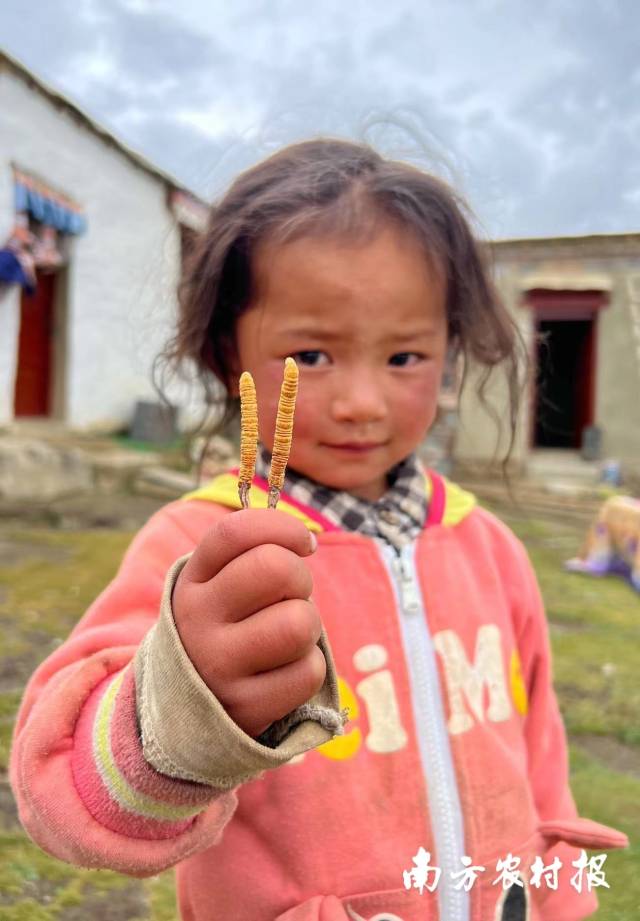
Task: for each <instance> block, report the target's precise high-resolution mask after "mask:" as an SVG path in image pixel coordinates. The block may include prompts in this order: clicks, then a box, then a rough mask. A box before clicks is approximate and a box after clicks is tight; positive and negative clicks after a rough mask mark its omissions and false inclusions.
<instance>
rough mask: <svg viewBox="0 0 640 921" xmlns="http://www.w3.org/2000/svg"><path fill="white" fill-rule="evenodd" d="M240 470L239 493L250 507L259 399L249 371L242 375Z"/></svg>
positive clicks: (240, 388)
mask: <svg viewBox="0 0 640 921" xmlns="http://www.w3.org/2000/svg"><path fill="white" fill-rule="evenodd" d="M239 390H240V472H239V474H238V494H239V496H240V504H241V506H242V508H249V490H250V489H251V480H252V479H253V474H254V471H255V469H256V453H257V450H258V401H257V400H256V385H255V384H254V382H253V378H252V377H251V375H250V374H249V372H248V371H243V372H242V374H241V375H240V386H239Z"/></svg>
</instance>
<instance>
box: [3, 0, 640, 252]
mask: <svg viewBox="0 0 640 921" xmlns="http://www.w3.org/2000/svg"><path fill="white" fill-rule="evenodd" d="M28 10H29V15H28V22H27V19H26V18H25V3H24V0H2V15H1V18H0V42H1V43H2V45H3V46H4V47H5V48H6V49H7V50H8V51H9V52H10V53H12V54H14V55H15V56H16V57H18V58H19V59H20V60H22V62H23V63H25V64H26V65H27V66H28V67H30V68H31V69H32V70H34V71H35V73H36V74H38V75H39V76H41V77H43V78H45V79H46V80H47V81H48V82H49V83H51V84H53V85H54V86H55V87H57V88H59V89H60V90H62V91H63V92H64V93H66V94H67V95H68V96H70V97H72V98H73V99H74V100H75V101H76V102H77V103H78V104H79V105H80V106H81V107H82V108H84V109H85V110H86V111H87V112H88V113H89V114H90V115H92V116H93V117H94V118H96V119H97V120H98V121H100V122H102V123H103V124H104V125H105V126H106V127H108V128H109V129H110V130H112V131H113V132H114V133H116V134H117V135H118V136H119V137H121V138H122V139H123V140H125V141H126V142H127V143H128V144H130V145H131V146H133V147H134V148H136V149H138V150H139V151H140V152H141V153H143V154H144V155H145V156H147V157H148V158H149V159H151V160H152V161H154V162H155V163H157V164H158V165H159V166H161V167H163V168H164V169H166V170H168V171H169V172H171V173H173V174H174V175H176V176H177V177H178V178H179V179H180V180H181V181H182V182H184V183H185V184H186V185H188V186H189V187H190V188H193V189H194V190H196V191H198V192H199V193H201V194H203V195H205V196H206V197H212V196H215V195H216V194H217V193H218V192H219V191H220V190H221V189H222V188H223V187H224V185H225V183H226V182H227V181H228V180H229V178H230V177H231V176H233V175H234V173H235V172H236V171H237V170H239V169H241V168H242V167H244V166H248V165H249V164H251V163H252V162H255V161H256V160H257V159H259V158H260V157H261V156H263V155H264V154H266V153H268V152H270V151H272V150H274V149H276V148H277V147H279V146H281V145H282V144H285V143H287V142H290V141H292V140H298V139H302V138H306V137H310V136H317V135H319V134H331V135H339V136H343V137H354V138H359V139H363V138H364V139H366V140H369V141H370V142H372V143H374V145H375V146H377V147H378V149H380V150H382V151H383V152H384V153H387V154H390V155H392V156H394V157H399V158H406V159H410V160H412V161H414V162H419V163H421V164H422V165H424V166H425V167H427V168H429V169H431V170H434V171H435V172H437V173H438V174H440V175H442V176H444V177H445V178H447V179H449V180H450V181H452V182H453V183H454V184H455V185H456V186H457V187H458V188H459V189H460V190H461V191H462V192H463V193H464V194H465V195H466V196H467V198H468V199H469V201H470V203H471V205H472V207H473V208H474V210H475V212H476V214H477V216H478V219H479V222H480V225H481V227H482V228H483V229H484V232H485V233H486V234H487V235H489V236H492V237H494V238H501V237H512V236H539V235H547V234H565V233H566V234H571V233H597V232H608V231H639V230H640V3H638V2H637V0H535V2H532V0H393V2H389V0H386V2H380V0H369V2H364V0H346V2H345V0H320V2H317V3H307V4H303V3H300V2H296V0H227V2H223V0H179V2H175V0H171V2H169V0H34V2H32V3H30V4H28Z"/></svg>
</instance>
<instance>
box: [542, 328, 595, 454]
mask: <svg viewBox="0 0 640 921" xmlns="http://www.w3.org/2000/svg"><path fill="white" fill-rule="evenodd" d="M594 325H595V324H594V320H593V319H591V320H538V321H537V323H536V332H537V334H538V335H537V337H536V339H537V344H536V370H537V381H536V406H535V416H534V426H535V431H534V445H535V447H537V448H570V449H572V450H577V449H579V448H580V446H581V443H582V431H583V429H584V428H585V427H586V426H588V425H591V424H592V423H593V418H592V406H591V405H590V402H591V401H590V393H591V391H592V381H591V375H592V373H593V343H594Z"/></svg>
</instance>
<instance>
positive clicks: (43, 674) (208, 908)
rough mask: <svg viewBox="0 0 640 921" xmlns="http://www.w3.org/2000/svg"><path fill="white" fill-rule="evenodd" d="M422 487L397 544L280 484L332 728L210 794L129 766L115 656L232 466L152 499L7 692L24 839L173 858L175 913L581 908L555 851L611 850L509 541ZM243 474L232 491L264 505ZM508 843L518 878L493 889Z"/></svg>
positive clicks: (285, 917) (192, 783)
mask: <svg viewBox="0 0 640 921" xmlns="http://www.w3.org/2000/svg"><path fill="white" fill-rule="evenodd" d="M425 481H426V488H427V489H428V491H429V492H430V496H429V499H430V501H429V510H430V511H429V520H428V522H427V525H426V527H425V529H424V530H423V532H422V533H421V534H420V536H419V537H418V539H417V540H416V541H415V542H413V543H412V544H410V545H408V546H407V547H406V548H405V550H404V552H403V553H402V554H401V555H400V556H397V555H396V553H395V552H394V551H393V549H392V548H390V547H389V546H388V545H386V544H384V543H383V542H382V541H377V540H374V539H372V538H369V537H365V536H363V535H360V534H358V533H352V532H347V531H342V530H339V529H337V528H336V527H335V526H334V525H333V524H331V523H330V522H329V521H327V520H326V519H324V518H323V517H322V516H321V515H320V514H319V513H318V512H317V511H315V510H313V509H311V508H308V507H302V506H301V505H300V504H299V503H297V502H295V501H293V500H292V499H291V498H290V497H288V496H286V495H283V497H282V500H281V503H280V504H279V506H278V507H279V508H280V509H281V510H282V511H288V512H290V513H291V514H293V515H296V516H297V517H300V518H302V519H303V520H304V521H305V522H306V523H307V525H308V527H310V528H311V529H312V530H314V531H315V532H316V533H317V536H318V542H319V547H318V550H317V552H316V553H315V554H313V555H312V556H311V557H308V558H307V559H306V561H307V563H308V565H309V566H310V567H311V571H312V575H313V583H314V591H313V598H314V601H315V603H316V605H317V607H318V610H319V611H320V614H321V616H322V619H323V623H324V627H325V630H326V633H327V635H328V637H329V640H330V643H331V651H330V652H329V665H330V666H331V668H332V669H333V666H334V664H335V669H336V670H337V675H338V684H339V689H340V698H341V705H342V706H346V707H349V710H350V722H349V723H347V725H346V727H345V732H344V734H343V735H338V736H336V737H335V738H333V739H332V740H331V741H328V742H326V743H324V744H322V745H321V746H320V747H318V748H315V749H313V750H310V751H307V752H306V753H305V754H300V755H298V756H296V757H294V758H293V759H292V760H290V761H288V762H287V763H285V764H282V765H281V766H279V767H277V768H276V769H274V770H268V771H266V773H265V774H263V775H261V776H259V777H258V779H255V780H251V781H249V782H246V783H244V784H242V785H239V786H237V788H236V789H235V790H233V791H230V790H229V789H224V788H223V786H221V787H220V788H217V789H216V788H215V787H214V786H211V785H207V784H206V783H203V782H201V781H199V780H198V775H197V772H196V773H189V772H188V771H184V770H182V773H181V772H180V771H177V772H176V773H175V774H174V776H167V775H165V774H164V773H159V772H158V771H157V770H155V769H154V767H152V765H151V764H150V763H149V761H148V759H145V757H143V754H142V747H141V742H140V733H139V729H138V718H139V715H137V713H136V688H135V681H136V677H135V675H134V672H133V669H132V668H131V666H130V663H131V660H132V658H133V657H134V655H135V653H136V650H137V649H138V647H139V645H140V643H141V641H142V640H143V638H144V637H145V634H147V632H148V631H149V629H150V628H151V627H152V626H153V625H154V623H155V622H156V620H157V618H158V611H159V609H160V603H161V598H162V597H163V591H164V592H165V599H166V597H167V589H166V586H165V581H166V574H167V572H168V571H169V570H171V568H172V565H173V564H174V562H175V561H176V560H177V559H178V558H179V557H181V556H183V555H184V554H187V553H189V552H190V551H192V550H193V548H194V547H195V545H196V544H197V543H198V542H199V541H200V539H201V538H202V536H203V535H204V533H205V532H206V531H207V529H208V528H210V527H211V525H212V524H213V523H214V522H215V521H216V520H218V519H219V518H220V517H221V516H223V515H226V514H229V513H230V511H231V510H232V509H233V508H237V507H238V500H237V493H236V478H235V476H234V475H233V472H231V473H229V474H224V475H222V476H221V477H218V478H217V479H216V480H214V481H213V483H212V484H211V485H210V486H209V487H207V488H206V489H204V490H201V491H199V492H198V493H195V494H193V495H192V496H190V497H187V501H180V502H176V503H172V504H171V505H168V506H167V507H166V508H164V509H163V510H161V511H160V512H158V514H156V515H155V516H154V517H153V518H152V519H151V520H150V521H149V523H148V524H147V525H146V526H145V527H144V528H143V529H142V531H141V532H140V533H139V534H138V535H137V537H136V538H135V540H134V541H133V543H132V545H131V547H130V549H129V551H128V552H127V554H126V556H125V559H124V561H123V563H122V566H121V569H120V571H119V573H118V575H117V576H116V578H115V579H114V581H113V582H112V583H111V585H110V586H109V587H108V588H107V589H106V590H105V591H104V592H103V594H102V595H101V596H100V597H99V598H98V599H97V600H96V601H95V603H94V604H93V605H92V607H91V608H90V610H89V611H88V612H87V613H86V615H85V616H84V617H83V618H82V620H81V621H80V622H79V624H78V625H77V627H76V628H75V630H74V631H73V633H72V634H71V636H70V637H69V639H68V640H67V641H66V643H65V644H64V645H63V646H61V647H60V648H59V649H58V650H56V652H55V653H54V654H53V655H52V656H50V657H49V659H48V660H47V661H46V662H44V663H43V664H42V665H41V666H40V667H39V669H38V670H37V671H36V673H35V674H34V675H33V677H32V679H31V681H30V683H29V686H28V687H27V690H26V693H25V696H24V700H23V703H22V707H21V710H20V713H19V716H18V720H17V724H16V730H15V740H14V748H13V752H12V763H11V781H12V785H13V789H14V792H15V795H16V799H17V801H18V805H19V809H20V817H21V820H22V822H23V824H24V827H25V828H26V830H27V831H28V833H29V834H30V835H31V836H32V837H33V839H34V840H35V841H36V842H37V843H38V844H40V846H41V847H43V848H44V849H45V850H47V851H49V852H50V853H52V854H55V855H56V856H58V857H60V858H61V859H63V860H68V861H70V862H73V863H75V864H79V865H81V866H86V867H111V868H113V869H116V870H119V871H121V872H123V873H128V874H131V875H134V876H146V875H151V874H155V873H157V872H159V871H160V870H162V869H164V868H166V867H170V866H173V865H177V885H178V897H179V904H180V910H181V913H182V917H183V919H185V921H205V919H207V921H210V919H238V921H275V919H278V921H348V919H349V921H418V919H420V921H429V919H434V921H435V919H441V921H494V919H501V918H502V917H503V916H504V917H507V915H506V914H504V915H503V911H504V910H505V909H504V902H505V899H506V898H509V899H513V898H515V897H516V896H517V897H518V898H517V899H516V902H517V903H518V904H519V905H520V907H519V908H518V907H515V908H513V913H511V914H509V915H508V917H509V918H510V919H518V918H522V919H523V921H524V919H528V921H542V919H544V921H577V919H580V918H584V917H586V916H588V915H589V914H591V913H592V912H593V911H595V909H596V907H597V901H596V898H595V893H594V892H592V891H591V892H590V891H588V887H587V882H586V873H585V874H584V881H583V884H582V886H581V889H582V891H581V892H579V891H577V888H576V884H577V883H576V881H577V876H579V875H580V873H581V871H580V866H579V862H578V864H577V865H576V866H572V865H571V864H572V862H575V861H578V858H579V857H580V856H581V849H582V848H592V849H596V850H597V851H602V850H603V849H606V848H614V847H624V846H626V845H627V843H628V842H627V839H626V837H625V836H624V835H623V834H621V833H619V832H617V831H615V830H613V829H610V828H607V827H605V826H603V825H599V824H597V823H595V822H591V821H589V820H588V819H581V818H578V817H577V815H576V809H575V805H574V802H573V799H572V796H571V792H570V789H569V785H568V780H567V756H566V741H565V732H564V727H563V724H562V720H561V717H560V714H559V711H558V707H557V703H556V698H555V695H554V693H553V689H552V683H551V670H550V656H549V643H548V637H547V626H546V621H545V615H544V611H543V606H542V602H541V598H540V593H539V590H538V586H537V583H536V579H535V575H534V573H533V571H532V568H531V565H530V563H529V561H528V558H527V555H526V552H525V550H524V548H523V547H522V545H521V544H520V542H519V541H518V540H517V539H516V538H515V537H514V535H513V534H512V533H511V532H510V531H509V530H508V528H506V527H505V526H504V525H503V524H501V523H500V522H499V521H498V520H497V519H496V518H494V517H493V516H492V515H490V514H489V513H488V512H486V511H484V510H482V509H480V508H478V507H477V506H476V505H475V500H474V499H473V497H472V496H471V495H470V494H469V493H466V492H464V491H463V490H461V489H459V488H458V487H456V486H454V485H453V484H451V483H447V482H445V481H443V480H441V479H440V478H439V477H437V476H436V475H435V474H430V475H429V477H426V478H425ZM262 486H263V484H262V483H261V482H260V481H257V480H256V481H254V487H253V490H252V505H259V504H261V503H262V504H266V502H265V494H264V490H262ZM261 490H262V491H261ZM260 497H261V498H260ZM256 498H257V499H258V501H256ZM174 570H175V567H174ZM185 658H186V657H185ZM187 665H188V663H187ZM193 671H195V670H193ZM136 674H137V673H136ZM196 680H197V678H196ZM202 688H204V685H202ZM202 688H200V689H199V693H200V694H201V695H202V694H205V695H206V694H210V692H208V689H206V688H205V689H204V690H202ZM210 696H211V698H212V700H211V706H212V709H213V708H214V706H217V707H219V705H218V704H217V702H216V701H215V698H213V695H210ZM205 699H206V698H205ZM185 719H187V715H186V714H185ZM236 729H237V727H236ZM237 731H238V732H240V731H239V730H237ZM206 741H207V740H206V737H204V738H203V746H204V751H205V753H206ZM247 744H248V745H249V746H251V747H252V750H259V749H263V750H264V753H265V757H267V756H269V757H270V756H272V755H273V756H275V754H277V752H276V753H274V752H272V751H271V750H270V749H264V747H263V746H261V745H259V743H255V742H253V741H252V740H248V737H247ZM145 751H146V749H145ZM172 773H173V772H172ZM420 848H423V849H424V850H423V851H420V850H419V849H420ZM464 855H467V856H468V857H470V858H471V862H472V864H473V866H475V867H483V868H484V869H483V870H478V871H477V874H478V876H477V879H476V880H475V882H474V883H473V885H472V886H471V888H470V889H469V891H465V888H464V887H463V886H461V885H460V881H461V877H460V876H458V877H452V875H451V874H452V873H460V872H461V871H463V869H464V867H463V864H462V862H461V858H462V857H463V856H464ZM537 856H540V857H541V858H542V859H543V861H544V864H545V865H549V864H550V863H551V862H552V861H553V859H554V857H555V856H557V857H558V858H559V859H560V861H561V864H562V866H561V868H560V871H559V875H558V888H557V889H556V890H554V889H552V888H550V887H549V886H548V885H547V884H546V883H545V881H544V879H543V881H542V884H541V885H539V886H536V885H535V884H534V885H532V884H530V879H531V875H532V874H531V870H530V867H531V865H532V864H533V863H534V861H535V858H536V857H537ZM414 858H416V860H415V861H414ZM509 858H512V860H511V863H510V864H508V866H509V867H512V868H513V867H516V866H517V868H518V869H519V870H520V872H521V874H522V876H521V877H520V880H521V882H523V883H524V885H523V886H522V887H518V886H517V885H514V886H513V887H512V889H507V890H504V889H503V885H502V882H501V877H500V867H501V866H502V865H501V864H500V863H499V861H507V860H508V859H509ZM517 861H519V863H516V862H517ZM421 862H422V863H424V864H428V865H429V866H431V867H437V868H439V870H440V876H439V879H438V880H437V885H435V886H434V885H433V884H434V882H435V881H436V874H437V870H432V871H431V872H430V873H427V877H426V879H421V877H420V864H421ZM572 878H573V879H574V885H571V884H570V880H571V879H572ZM456 879H457V880H458V885H457V886H456V885H454V880H456ZM425 883H426V885H425ZM431 889H432V890H433V891H431ZM512 890H513V891H512Z"/></svg>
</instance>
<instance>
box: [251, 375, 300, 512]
mask: <svg viewBox="0 0 640 921" xmlns="http://www.w3.org/2000/svg"><path fill="white" fill-rule="evenodd" d="M297 394H298V366H297V365H296V363H295V361H294V360H293V358H286V359H285V362H284V380H283V381H282V387H281V389H280V399H279V401H278V412H277V414H276V431H275V435H274V439H273V453H272V456H271V468H270V470H269V495H268V498H267V508H275V507H276V505H277V504H278V499H279V498H280V490H281V489H282V486H283V484H284V473H285V470H286V467H287V461H288V460H289V452H290V450H291V439H292V436H293V414H294V411H295V407H296V396H297ZM240 418H241V423H240V424H241V431H240V473H239V476H238V493H239V495H240V503H241V505H242V508H249V495H248V494H249V489H250V487H251V480H252V478H253V474H254V470H255V463H256V453H257V441H258V407H257V401H256V391H255V387H254V384H253V378H252V377H251V375H250V374H249V372H248V371H244V372H243V374H242V375H241V377H240Z"/></svg>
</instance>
